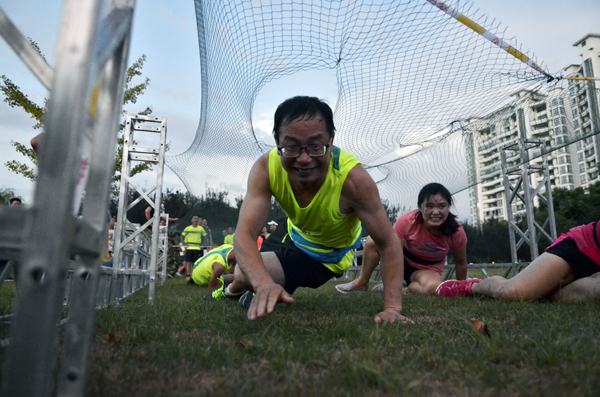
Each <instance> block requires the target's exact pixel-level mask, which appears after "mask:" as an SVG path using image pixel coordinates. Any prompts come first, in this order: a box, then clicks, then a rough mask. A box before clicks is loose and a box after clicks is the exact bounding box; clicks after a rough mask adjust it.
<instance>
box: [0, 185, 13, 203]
mask: <svg viewBox="0 0 600 397" xmlns="http://www.w3.org/2000/svg"><path fill="white" fill-rule="evenodd" d="M13 197H16V194H15V191H14V190H13V189H11V188H8V187H3V188H0V204H8V200H10V199H11V198H13Z"/></svg>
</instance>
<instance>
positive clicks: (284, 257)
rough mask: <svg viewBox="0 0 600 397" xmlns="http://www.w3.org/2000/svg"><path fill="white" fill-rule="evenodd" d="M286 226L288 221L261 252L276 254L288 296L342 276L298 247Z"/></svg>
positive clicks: (268, 239) (278, 229) (265, 244)
mask: <svg viewBox="0 0 600 397" xmlns="http://www.w3.org/2000/svg"><path fill="white" fill-rule="evenodd" d="M286 225H287V220H286V222H284V223H283V225H282V226H280V227H278V228H277V229H276V230H275V231H274V232H273V233H272V234H271V235H270V236H269V238H267V239H266V240H265V241H263V243H262V246H261V247H260V252H274V253H275V255H277V259H279V263H281V267H282V268H283V273H284V275H285V285H284V286H283V288H284V289H285V290H286V292H287V293H288V294H290V295H291V294H293V293H294V291H295V290H296V289H297V288H298V287H308V288H318V287H320V286H321V285H323V284H325V283H326V282H327V281H329V280H331V279H332V278H333V277H339V276H341V275H340V274H336V273H334V272H332V271H331V270H329V269H328V268H326V267H325V266H324V265H323V264H322V263H321V262H319V261H317V260H316V259H313V258H312V257H311V256H310V255H308V254H306V253H304V252H303V251H302V250H300V249H299V248H298V247H296V246H295V245H294V243H293V242H292V239H291V238H290V236H289V235H288V233H287V227H286Z"/></svg>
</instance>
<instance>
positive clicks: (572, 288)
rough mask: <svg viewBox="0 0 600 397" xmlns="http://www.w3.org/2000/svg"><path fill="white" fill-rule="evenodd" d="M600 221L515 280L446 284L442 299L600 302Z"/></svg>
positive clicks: (564, 238)
mask: <svg viewBox="0 0 600 397" xmlns="http://www.w3.org/2000/svg"><path fill="white" fill-rule="evenodd" d="M599 238H600V222H598V221H596V222H594V223H590V224H588V225H583V226H577V227H575V228H573V229H571V230H569V231H568V232H567V233H566V234H562V235H561V236H560V237H559V238H557V239H556V240H555V241H554V243H553V244H552V245H551V246H550V247H548V248H547V249H546V252H544V253H543V254H542V255H540V256H538V257H537V258H536V259H535V260H534V261H533V262H531V263H530V264H529V265H528V266H527V267H526V268H525V269H524V270H523V271H522V272H520V273H519V274H517V275H516V276H515V277H513V278H511V279H508V280H507V279H505V278H503V277H500V276H494V277H490V278H487V279H485V280H483V281H482V280H479V279H471V280H467V281H455V280H450V281H445V282H443V283H442V284H440V286H439V287H438V289H437V290H436V292H435V294H436V295H438V296H471V295H482V296H489V297H491V298H496V299H503V300H510V301H516V300H538V299H542V298H546V299H549V300H555V301H558V300H560V301H565V302H583V301H587V300H598V301H600V242H599Z"/></svg>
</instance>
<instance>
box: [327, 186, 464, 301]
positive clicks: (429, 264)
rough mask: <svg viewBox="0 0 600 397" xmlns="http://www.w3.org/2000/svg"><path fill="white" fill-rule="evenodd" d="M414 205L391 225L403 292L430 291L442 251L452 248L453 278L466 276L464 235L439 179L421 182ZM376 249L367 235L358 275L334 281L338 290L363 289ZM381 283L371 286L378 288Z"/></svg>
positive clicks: (442, 258)
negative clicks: (400, 255)
mask: <svg viewBox="0 0 600 397" xmlns="http://www.w3.org/2000/svg"><path fill="white" fill-rule="evenodd" d="M417 205H418V209H416V210H414V211H410V212H407V213H405V214H403V215H401V216H400V217H399V218H398V221H396V224H395V225H394V230H395V231H396V234H397V235H398V238H399V239H400V244H401V245H402V247H403V252H404V281H405V283H406V285H408V288H407V290H406V292H416V293H418V294H423V295H434V294H435V289H436V288H437V287H438V285H440V283H441V282H442V272H443V271H444V264H445V263H446V255H448V252H450V250H452V253H453V255H454V263H455V264H456V278H457V279H459V280H465V279H466V278H467V235H466V234H465V231H464V229H463V228H462V226H461V225H460V224H459V223H458V221H457V220H456V216H455V215H454V214H452V213H451V212H450V207H452V196H451V195H450V192H449V191H448V189H446V188H445V187H444V186H443V185H441V184H439V183H429V184H427V185H425V186H424V187H423V188H422V189H421V191H420V192H419V195H418V197H417ZM379 259H380V256H379V252H378V251H377V248H376V247H375V244H374V243H373V240H372V239H371V238H370V237H368V238H367V240H366V242H365V246H364V250H363V265H362V268H361V270H360V276H359V277H358V278H357V279H356V280H354V281H352V282H349V283H346V284H338V285H336V286H335V289H336V290H337V291H338V292H341V293H342V294H348V293H351V292H365V291H367V289H368V287H369V279H370V278H371V274H372V273H373V270H375V268H376V267H377V265H378V264H379ZM382 287H383V285H381V284H379V285H376V286H375V287H373V291H382V290H383V288H382Z"/></svg>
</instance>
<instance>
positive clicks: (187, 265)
mask: <svg viewBox="0 0 600 397" xmlns="http://www.w3.org/2000/svg"><path fill="white" fill-rule="evenodd" d="M193 269H194V262H185V275H186V276H191V275H192V270H193Z"/></svg>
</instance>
